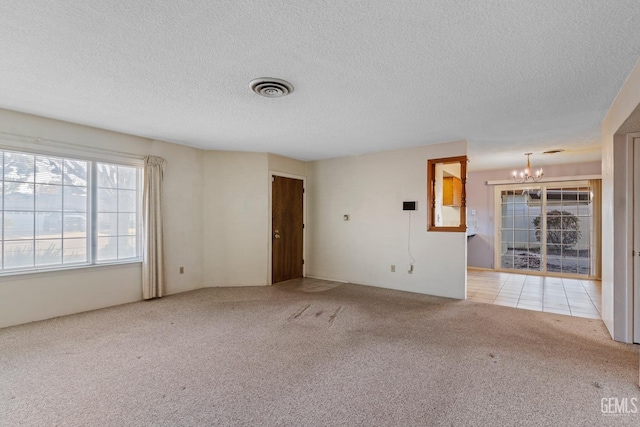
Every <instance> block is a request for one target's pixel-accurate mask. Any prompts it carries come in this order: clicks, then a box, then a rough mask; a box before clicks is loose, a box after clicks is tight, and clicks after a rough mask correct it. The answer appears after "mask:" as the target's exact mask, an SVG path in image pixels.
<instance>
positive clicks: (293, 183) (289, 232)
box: [271, 175, 304, 284]
mask: <svg viewBox="0 0 640 427" xmlns="http://www.w3.org/2000/svg"><path fill="white" fill-rule="evenodd" d="M303 218H304V181H303V180H301V179H295V178H288V177H284V176H279V175H272V176H271V284H275V283H279V282H284V281H286V280H291V279H297V278H300V277H302V276H303V268H304V267H303V266H304V220H303Z"/></svg>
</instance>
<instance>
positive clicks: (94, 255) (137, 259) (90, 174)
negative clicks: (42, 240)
mask: <svg viewBox="0 0 640 427" xmlns="http://www.w3.org/2000/svg"><path fill="white" fill-rule="evenodd" d="M78 151H80V150H73V149H72V150H68V149H60V150H42V149H39V148H35V149H32V148H29V147H24V146H21V145H20V146H14V145H5V144H0V152H2V153H6V152H10V153H17V154H27V155H30V156H34V157H38V156H40V157H50V158H55V159H61V160H63V161H64V160H71V161H82V162H87V179H86V189H87V190H86V191H87V206H86V225H85V230H86V234H85V238H84V239H85V244H86V250H87V261H86V262H78V263H68V264H65V263H64V261H63V259H61V260H60V263H59V264H51V265H41V266H38V265H35V262H34V265H31V266H27V267H16V268H8V269H5V268H4V245H5V239H4V214H5V212H6V211H5V208H6V206H5V205H4V197H5V195H4V188H2V192H1V193H0V197H1V198H2V201H3V203H2V206H1V208H0V213H2V214H3V216H2V221H1V222H0V226H1V227H0V251H2V253H0V255H2V261H1V262H0V278H1V277H4V276H14V275H23V274H36V273H44V272H55V271H66V270H74V269H86V268H93V267H105V266H110V265H123V264H136V263H138V264H139V263H142V250H143V246H142V239H143V234H144V233H143V223H142V191H143V190H142V184H143V175H144V161H143V159H142V158H140V157H133V156H132V157H124V156H119V155H115V153H114V154H113V155H112V154H110V153H109V152H108V151H105V154H104V155H94V154H93V152H91V151H90V150H87V151H89V152H90V154H89V155H87V154H85V153H80V152H78ZM1 159H4V157H1ZM98 164H109V165H116V166H124V167H134V168H135V169H136V171H137V172H136V175H137V177H136V186H135V187H136V188H135V190H136V196H135V197H136V200H135V206H136V225H137V227H136V234H135V242H136V255H135V256H134V257H130V258H123V259H109V260H102V261H99V260H98V248H97V242H98V230H97V214H98V211H97V183H98V181H97V173H98ZM2 166H3V167H4V164H3V165H2ZM34 168H35V165H34ZM34 173H35V171H34ZM35 181H36V179H35V177H34V183H35ZM4 182H5V177H4V170H3V169H2V175H1V176H0V183H4ZM61 187H63V188H62V191H64V183H62V184H61ZM35 197H36V194H35V187H34V198H35ZM32 212H33V213H34V226H33V227H34V228H33V232H34V235H33V239H31V240H30V241H32V242H33V244H34V248H33V250H34V257H35V256H36V245H37V241H38V240H39V239H38V238H37V233H36V231H37V225H36V214H37V212H38V211H37V209H36V201H35V199H34V207H33V211H32ZM63 212H64V210H62V211H61V213H63ZM61 226H64V217H63V219H62V224H61ZM111 237H112V238H114V239H118V238H119V237H120V236H119V235H115V236H111ZM60 239H61V240H62V239H63V234H61V237H60Z"/></svg>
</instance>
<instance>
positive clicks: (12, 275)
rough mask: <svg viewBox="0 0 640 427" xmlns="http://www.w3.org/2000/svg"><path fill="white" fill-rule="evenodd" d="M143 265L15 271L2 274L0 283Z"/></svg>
mask: <svg viewBox="0 0 640 427" xmlns="http://www.w3.org/2000/svg"><path fill="white" fill-rule="evenodd" d="M140 265H142V259H133V260H127V261H120V262H110V263H104V264H79V265H70V266H68V267H55V268H46V267H43V268H38V269H37V270H15V271H6V272H3V273H0V282H4V281H8V280H18V279H28V278H32V277H33V278H36V277H38V276H43V275H52V274H70V273H73V272H78V273H79V272H80V271H87V270H96V269H97V270H109V269H113V268H131V267H138V266H140Z"/></svg>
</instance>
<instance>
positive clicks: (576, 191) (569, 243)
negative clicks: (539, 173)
mask: <svg viewBox="0 0 640 427" xmlns="http://www.w3.org/2000/svg"><path fill="white" fill-rule="evenodd" d="M597 188H599V185H598V184H597V183H595V182H590V181H570V182H561V183H559V182H556V183H551V182H550V183H543V184H531V185H508V186H500V187H496V204H497V206H496V212H500V213H499V214H498V215H496V220H497V223H498V224H497V227H496V231H497V233H496V244H495V248H496V254H495V257H496V260H495V265H496V266H499V269H500V270H503V271H514V272H517V271H520V272H523V273H524V272H527V273H533V272H535V273H539V274H542V275H553V276H564V277H568V276H575V277H578V278H580V277H581V278H596V277H597V275H598V272H597V265H598V253H599V251H598V249H597V245H598V244H599V242H598V238H597V235H598V230H597V229H598V223H599V215H600V213H599V212H600V210H599V209H598V208H597V206H596V204H597V198H594V192H595V191H596V189H597ZM594 201H595V202H596V203H594Z"/></svg>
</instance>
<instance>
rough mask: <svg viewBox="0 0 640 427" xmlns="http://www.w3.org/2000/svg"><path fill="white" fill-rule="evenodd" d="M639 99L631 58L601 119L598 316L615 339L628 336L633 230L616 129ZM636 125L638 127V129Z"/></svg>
mask: <svg viewBox="0 0 640 427" xmlns="http://www.w3.org/2000/svg"><path fill="white" fill-rule="evenodd" d="M638 104H640V64H636V66H635V67H634V69H633V70H632V71H631V74H629V77H628V78H627V81H626V82H625V84H624V85H623V87H622V89H620V92H619V93H618V96H617V97H616V99H615V101H614V102H613V104H612V105H611V108H610V109H609V112H608V113H607V115H606V116H605V118H604V120H603V122H602V200H603V205H602V320H603V321H604V323H605V325H606V326H607V329H608V330H609V333H610V334H611V336H612V337H613V338H614V339H615V340H618V341H623V342H632V339H633V327H632V324H633V283H632V281H631V280H630V278H629V270H630V266H631V259H630V257H631V251H630V250H629V249H630V248H629V247H628V245H627V238H628V236H629V235H631V233H632V229H631V228H630V227H629V220H628V214H629V209H630V207H631V205H630V203H631V201H632V199H630V198H629V197H628V186H629V183H630V182H631V181H630V176H629V174H630V173H632V169H631V164H630V160H631V159H630V157H629V156H628V145H627V141H626V137H625V136H624V135H616V132H617V131H618V129H619V128H620V127H621V126H622V124H623V123H624V122H625V120H627V118H628V117H629V116H630V115H631V113H632V112H633V111H634V110H635V108H636V107H637V106H638ZM639 130H640V129H639Z"/></svg>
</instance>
